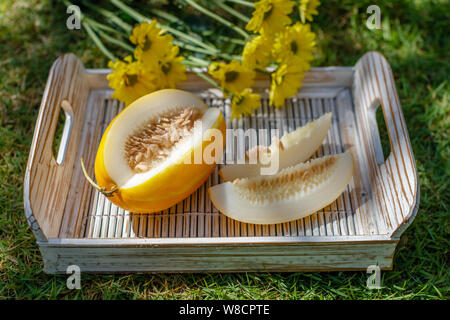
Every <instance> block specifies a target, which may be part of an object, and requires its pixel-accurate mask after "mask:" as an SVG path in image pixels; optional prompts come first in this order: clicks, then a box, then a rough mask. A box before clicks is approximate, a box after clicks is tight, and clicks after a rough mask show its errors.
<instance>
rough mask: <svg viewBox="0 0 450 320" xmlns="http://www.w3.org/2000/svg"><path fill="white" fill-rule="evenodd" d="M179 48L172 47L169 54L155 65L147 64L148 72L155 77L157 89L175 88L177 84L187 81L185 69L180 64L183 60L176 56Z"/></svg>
mask: <svg viewBox="0 0 450 320" xmlns="http://www.w3.org/2000/svg"><path fill="white" fill-rule="evenodd" d="M179 50H180V49H179V48H178V47H176V46H173V47H172V48H171V50H170V51H169V52H167V53H166V54H165V55H163V56H161V57H160V58H159V59H157V60H155V61H156V63H152V64H147V65H145V67H146V68H147V67H148V70H146V71H148V72H150V73H153V74H154V75H155V76H156V83H157V86H158V89H165V88H175V87H176V85H177V83H179V82H181V81H185V80H187V75H186V67H185V66H184V65H182V64H181V61H183V60H184V58H183V57H182V56H178V52H179Z"/></svg>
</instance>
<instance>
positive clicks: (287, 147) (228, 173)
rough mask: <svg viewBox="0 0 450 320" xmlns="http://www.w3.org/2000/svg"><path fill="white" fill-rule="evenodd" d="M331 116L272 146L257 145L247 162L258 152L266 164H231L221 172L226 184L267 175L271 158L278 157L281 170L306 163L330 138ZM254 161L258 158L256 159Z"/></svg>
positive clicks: (289, 135) (308, 125) (260, 162)
mask: <svg viewBox="0 0 450 320" xmlns="http://www.w3.org/2000/svg"><path fill="white" fill-rule="evenodd" d="M331 115H332V114H331V112H329V113H326V114H324V115H323V116H321V117H320V118H318V119H316V120H314V121H312V122H309V123H308V124H306V125H305V126H303V127H300V128H297V129H296V130H295V131H293V132H291V133H287V134H285V135H283V136H282V137H281V139H279V140H278V139H276V140H275V141H274V142H273V143H272V144H271V145H270V146H269V147H261V146H258V147H256V148H253V149H251V150H249V151H247V154H246V159H245V160H246V161H247V162H248V160H249V159H251V157H250V155H253V156H254V155H255V154H254V153H259V155H260V158H259V159H264V160H263V161H260V160H258V162H257V163H245V164H239V163H238V164H228V165H226V166H224V167H223V168H222V169H221V170H220V171H219V174H220V175H221V176H222V178H223V179H224V180H225V181H233V180H234V179H239V178H248V177H255V176H258V175H261V174H264V167H267V166H268V162H269V161H270V157H271V156H272V157H273V156H278V170H281V169H284V168H287V167H290V166H293V165H295V164H297V163H300V162H304V161H305V160H307V159H309V158H310V157H311V156H312V155H313V154H314V152H315V151H316V150H317V149H318V148H319V147H320V145H321V144H322V141H323V140H324V139H325V137H326V136H327V133H328V130H329V128H330V124H331ZM261 155H262V157H261ZM264 156H265V157H266V158H264ZM253 159H257V158H256V157H254V158H253ZM241 162H243V161H241Z"/></svg>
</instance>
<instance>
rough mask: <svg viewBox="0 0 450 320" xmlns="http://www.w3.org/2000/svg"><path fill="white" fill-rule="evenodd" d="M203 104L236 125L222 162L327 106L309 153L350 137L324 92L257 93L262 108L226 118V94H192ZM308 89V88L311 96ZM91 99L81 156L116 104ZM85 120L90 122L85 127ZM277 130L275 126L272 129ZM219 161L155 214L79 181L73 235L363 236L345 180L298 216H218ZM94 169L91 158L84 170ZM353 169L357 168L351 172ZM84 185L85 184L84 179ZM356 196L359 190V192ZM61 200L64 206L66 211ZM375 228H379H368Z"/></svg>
mask: <svg viewBox="0 0 450 320" xmlns="http://www.w3.org/2000/svg"><path fill="white" fill-rule="evenodd" d="M338 91H339V90H338V89H337V88H330V91H329V92H328V95H329V94H330V93H337V92H338ZM199 94H200V95H201V96H202V97H203V99H204V101H205V103H206V104H207V105H209V106H214V107H218V108H220V109H221V111H222V112H223V114H224V117H225V120H226V124H227V128H231V129H233V130H236V129H243V131H241V132H238V130H236V131H235V132H238V133H240V134H236V135H231V136H230V135H229V136H228V137H227V142H226V152H225V156H224V159H223V162H224V163H228V162H230V161H231V162H236V161H237V159H240V158H242V157H243V153H244V152H245V150H247V149H248V148H249V147H250V148H251V147H253V146H255V145H258V144H263V145H269V144H270V143H271V139H272V137H273V136H276V135H277V134H278V135H279V136H281V135H283V134H284V133H285V132H291V131H293V130H295V129H296V128H297V127H299V126H303V125H305V124H306V123H307V122H310V121H313V120H314V119H317V118H318V117H320V116H321V115H322V114H324V113H326V112H332V113H333V118H332V124H331V128H330V131H329V133H328V136H327V138H326V140H325V141H324V143H323V144H322V146H321V147H320V149H319V150H318V152H316V154H315V155H314V157H321V156H323V155H328V154H336V153H341V152H344V151H345V150H346V149H347V148H348V145H349V143H351V142H350V141H347V137H343V136H342V134H341V127H340V125H341V126H342V124H343V123H346V124H347V125H348V124H349V123H351V124H352V125H354V126H356V124H355V118H354V117H349V118H348V119H346V121H345V122H344V121H341V119H340V118H339V116H343V115H344V114H345V113H344V112H342V111H343V110H339V109H338V107H337V101H336V97H326V96H327V92H324V93H323V94H322V95H324V96H325V97H317V96H318V95H319V94H318V93H317V92H315V93H312V92H309V90H308V89H306V90H304V91H303V92H302V94H301V95H299V96H298V97H294V98H292V99H289V101H288V102H287V103H286V107H283V108H280V109H275V108H273V107H270V106H268V99H267V98H263V101H262V105H263V107H262V109H261V110H257V111H256V112H255V114H254V115H253V116H251V117H245V118H241V120H234V121H231V119H230V114H231V112H230V102H229V100H228V99H223V98H220V97H217V95H214V94H211V93H208V92H203V93H199ZM340 94H341V96H343V95H349V94H350V91H349V90H348V89H345V88H342V89H341V91H340ZM309 95H312V97H310V96H309ZM90 100H91V101H92V102H93V103H92V105H89V106H88V108H89V109H91V110H92V111H91V112H88V113H87V116H88V117H89V119H86V121H85V123H86V125H85V128H83V132H84V131H86V132H87V131H93V132H95V135H93V136H92V137H89V139H90V141H92V142H93V143H87V144H86V148H84V149H83V150H81V152H82V154H81V155H80V156H82V157H84V158H87V156H88V155H90V154H95V153H96V150H97V147H98V144H99V142H100V138H101V135H102V134H103V131H104V130H105V128H106V126H107V125H108V124H109V122H110V121H111V120H112V119H113V117H114V116H115V115H116V114H117V113H118V112H120V111H121V110H122V108H123V104H120V103H119V102H118V101H116V100H112V99H111V91H110V90H96V91H93V92H91V97H90ZM349 102H350V104H349V105H347V106H340V108H345V109H346V110H348V111H350V113H348V114H349V115H353V114H354V113H353V106H352V105H351V100H349ZM91 126H92V128H91ZM247 129H256V130H258V129H268V130H265V131H263V130H260V131H258V133H259V134H258V135H257V136H256V138H257V139H256V140H253V138H254V137H253V136H252V135H249V134H247V135H246V136H245V130H247ZM277 130H278V131H277ZM221 166H222V165H219V166H218V167H217V168H216V170H215V171H214V173H213V174H212V175H211V176H210V177H209V179H208V180H207V181H206V182H205V183H204V184H203V185H202V186H201V187H200V188H199V189H198V190H196V191H195V192H194V193H193V194H192V195H191V196H190V197H189V198H187V199H185V200H183V201H181V202H180V203H178V204H176V205H175V206H173V207H171V208H169V209H167V210H164V211H162V212H159V213H155V214H133V213H130V212H128V211H125V210H123V209H121V208H118V207H117V206H115V205H114V204H112V203H111V202H110V201H109V200H108V199H107V198H105V197H104V196H103V195H102V194H100V193H99V192H98V191H96V190H95V189H93V188H91V187H89V186H88V188H87V190H86V188H84V190H83V191H84V192H86V193H87V195H84V194H83V195H82V197H85V196H86V199H88V200H87V202H86V206H85V207H84V212H83V211H80V212H79V214H81V215H82V216H83V219H82V225H81V228H80V229H79V230H80V232H79V234H75V235H74V236H75V237H80V238H116V237H121V238H130V237H131V238H134V237H151V238H160V237H211V236H212V237H247V236H249V237H252V236H339V235H362V234H364V230H363V228H362V225H361V224H362V223H363V222H362V221H361V219H360V214H361V213H360V210H359V208H358V207H359V202H360V200H359V199H358V197H357V195H356V192H359V193H361V192H364V191H363V190H355V188H354V182H353V181H352V182H351V183H350V185H349V186H348V187H347V190H346V191H345V192H344V193H343V194H342V195H341V196H340V197H339V199H337V200H336V201H335V202H334V203H333V204H331V205H330V206H328V207H326V208H324V209H323V210H320V211H319V212H317V213H315V214H313V215H312V216H308V217H306V218H303V219H299V220H297V221H292V222H289V223H283V224H273V225H262V226H261V225H253V224H247V223H241V222H238V221H235V220H233V219H230V218H228V217H226V216H225V215H222V214H221V213H219V212H218V211H217V209H216V208H215V207H214V206H213V204H212V202H211V201H210V200H209V198H208V193H207V189H208V187H210V186H212V185H215V184H218V183H222V182H223V181H222V179H221V177H220V176H219V175H218V170H219V169H220V167H221ZM89 171H90V172H91V173H93V168H92V161H91V162H90V170H89ZM356 174H360V173H358V172H357V173H356ZM85 187H86V186H85ZM360 197H361V195H360ZM70 209H71V208H70V207H67V208H66V210H70ZM374 233H375V234H379V230H377V229H375V230H374Z"/></svg>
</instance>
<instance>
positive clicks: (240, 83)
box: [208, 60, 255, 96]
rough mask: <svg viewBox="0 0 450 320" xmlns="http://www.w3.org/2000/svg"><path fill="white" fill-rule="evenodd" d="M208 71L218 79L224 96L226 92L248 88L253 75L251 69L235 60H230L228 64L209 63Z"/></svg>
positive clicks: (236, 91)
mask: <svg viewBox="0 0 450 320" xmlns="http://www.w3.org/2000/svg"><path fill="white" fill-rule="evenodd" d="M208 72H209V74H211V75H212V76H213V77H214V78H216V79H217V80H219V82H220V86H221V87H222V88H223V89H224V93H225V96H226V95H227V94H228V93H238V92H241V91H243V90H244V89H246V88H250V87H251V86H252V85H253V78H254V77H255V72H254V71H253V70H251V69H249V68H247V67H245V66H243V65H242V64H240V63H239V62H238V61H236V60H232V61H231V62H230V63H228V64H225V63H220V62H219V63H218V62H213V63H211V64H210V66H209V68H208ZM227 91H228V92H227Z"/></svg>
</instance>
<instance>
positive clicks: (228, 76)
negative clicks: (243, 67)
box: [225, 71, 239, 82]
mask: <svg viewBox="0 0 450 320" xmlns="http://www.w3.org/2000/svg"><path fill="white" fill-rule="evenodd" d="M238 77H239V72H237V71H227V72H226V73H225V81H226V82H233V81H234V80H236V79H237V78H238Z"/></svg>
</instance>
